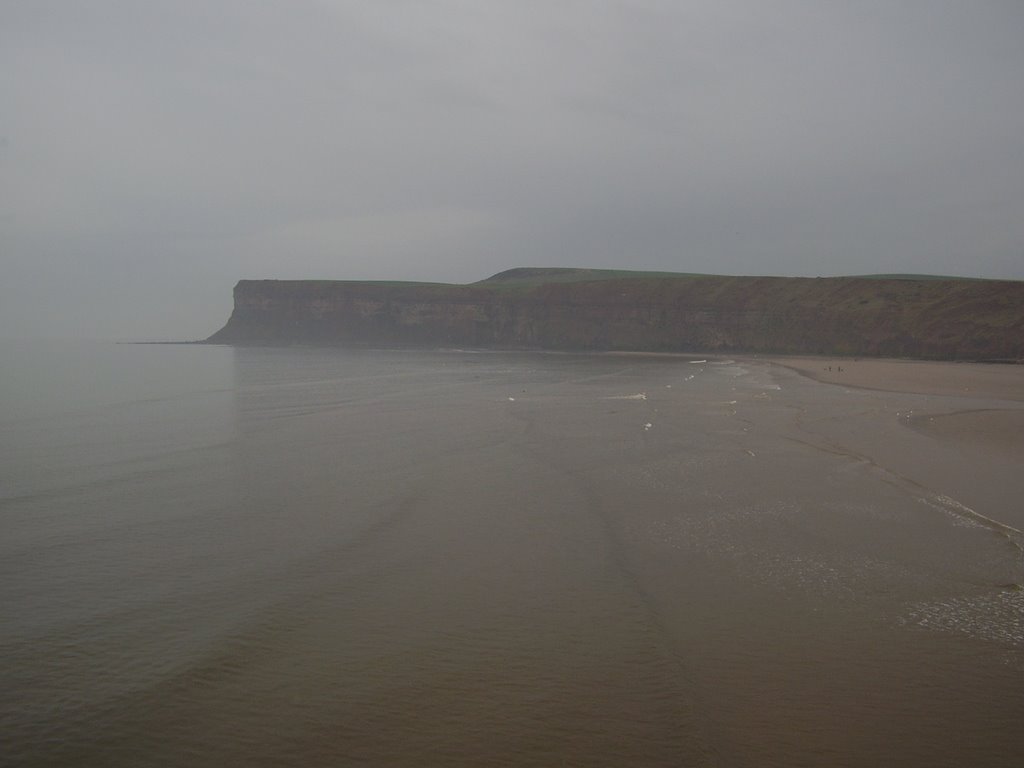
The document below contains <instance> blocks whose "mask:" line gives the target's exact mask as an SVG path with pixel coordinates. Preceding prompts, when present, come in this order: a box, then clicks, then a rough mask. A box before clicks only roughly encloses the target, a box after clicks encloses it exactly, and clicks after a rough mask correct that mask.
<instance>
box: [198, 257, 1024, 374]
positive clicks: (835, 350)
mask: <svg viewBox="0 0 1024 768" xmlns="http://www.w3.org/2000/svg"><path fill="white" fill-rule="evenodd" d="M234 299H235V307H234V311H233V312H232V314H231V318H230V319H229V320H228V322H227V325H225V326H224V327H223V328H222V329H221V330H219V331H218V332H217V333H215V334H214V335H213V336H211V337H210V338H209V339H207V341H208V342H210V343H223V344H275V345H276V344H294V343H304V344H339V345H360V346H363V345H366V346H443V347H452V346H455V347H483V348H533V349H565V350H570V349H573V350H642V351H673V352H675V351H688V352H748V353H779V354H830V355H851V356H852V355H859V356H883V357H919V358H933V359H969V360H1021V359H1024V282H1018V281H999V280H965V279H955V278H924V277H922V278H894V277H834V278H783V277H726V276H712V275H679V274H661V273H647V272H614V271H604V270H567V269H515V270H509V271H508V272H503V273H501V274H498V275H495V276H494V277H491V278H489V279H487V280H484V281H481V282H479V283H473V284H469V285H449V284H435V283H375V282H349V281H284V280H242V281H241V282H239V283H238V285H236V286H235V292H234Z"/></svg>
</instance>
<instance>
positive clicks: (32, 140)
mask: <svg viewBox="0 0 1024 768" xmlns="http://www.w3.org/2000/svg"><path fill="white" fill-rule="evenodd" d="M1022 38H1024V6H1021V5H1020V4H1015V3H1003V2H977V3H970V4H965V3H956V2H952V1H951V0H950V1H945V2H927V3H926V2H907V3H900V4H891V3H883V2H864V3H857V4H827V5H825V4H820V3H814V2H796V1H793V2H781V3H772V4H763V3H753V2H731V3H721V2H691V3H685V4H681V3H675V2H667V1H664V2H663V1H661V0H649V1H647V2H624V1H623V2H582V1H575V0H574V1H571V2H569V1H566V2H555V3H540V2H514V3H513V2H508V1H502V2H493V3H487V4H480V3H472V2H468V0H435V1H433V2H425V3H419V4H415V5H409V4H401V5H391V4H381V3H373V2H367V1H366V0H301V1H300V2H284V1H283V0H266V2H261V3H257V4H253V3H243V2H241V0H230V1H229V2H223V3H218V4H215V5H212V6H211V5H209V4H203V3H193V2H186V3H181V2H174V3H171V2H166V1H165V0H161V1H160V2H153V3H147V4H144V5H139V4H135V3H129V2H125V1H124V0H97V2H93V3H89V4H71V3H61V2H34V3H9V4H7V5H6V6H5V8H4V9H3V10H2V11H0V96H2V101H0V104H3V106H4V109H3V111H0V268H2V270H3V272H2V274H3V277H4V279H3V280H2V281H0V286H2V287H0V328H2V329H3V331H2V335H3V336H5V337H26V336H41V337H83V338H122V339H123V338H149V339H190V338H204V337H206V336H208V335H209V334H210V333H212V332H213V331H214V330H216V329H217V328H219V327H220V326H221V325H222V324H223V323H224V321H225V319H226V318H227V316H228V314H229V313H230V310H231V289H232V286H233V285H234V284H235V282H237V281H238V280H239V279H243V278H245V279H258V278H280V279H305V278H309V279H352V280H356V279H380V280H391V279H396V280H420V281H436V282H453V283H466V282H474V281H477V280H480V279H483V278H485V277H487V276H489V275H491V274H494V273H496V272H499V271H501V270H504V269H507V268H511V267H515V266H564V267H593V268H624V269H644V270H661V271H679V272H701V273H720V274H746V275H783V276H785V275H801V276H817V275H822V276H826V275H841V274H843V275H849V274H878V273H884V274H888V273H914V274H940V275H957V276H968V277H985V278H1001V279H1024V206H1022V201H1024V152H1022V151H1021V149H1022V143H1021V139H1020V137H1021V136H1024V91H1022V90H1021V88H1020V85H1019V79H1020V73H1021V72H1024V47H1022V46H1021V45H1020V40H1021V39H1022Z"/></svg>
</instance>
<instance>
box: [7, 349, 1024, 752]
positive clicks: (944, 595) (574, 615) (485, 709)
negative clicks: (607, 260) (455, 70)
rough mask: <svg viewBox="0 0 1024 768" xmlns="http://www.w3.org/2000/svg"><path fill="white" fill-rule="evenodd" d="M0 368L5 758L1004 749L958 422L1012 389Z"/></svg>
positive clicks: (1017, 640) (1018, 702)
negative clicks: (927, 391)
mask: <svg viewBox="0 0 1024 768" xmlns="http://www.w3.org/2000/svg"><path fill="white" fill-rule="evenodd" d="M2 354H3V358H2V359H3V360H4V373H3V376H2V377H0V611H2V621H0V658H2V659H3V661H2V670H0V733H2V748H0V764H2V765H10V766H15V765H17V766H42V765H75V766H93V765H95V766H150V765H152V766H166V765H189V766H225V765H252V766H260V765H297V766H298V765H302V766H318V765H323V766H335V765H387V766H400V765H416V766H421V765H446V766H451V765H467V766H469V765H473V766H478V765H509V766H525V765H563V764H564V765H588V766H589V765H609V766H641V765H651V766H670V765H678V766H690V765H721V766H766V765H779V766H782V765H785V766H791V765H823V766H824V765H828V766H837V765H856V766H862V765H863V766H866V765H872V766H875V765H930V766H931V765H971V766H1011V765H1013V766H1015V765H1019V761H1020V759H1021V755H1022V754H1024V728H1021V718H1022V717H1024V592H1022V591H1021V590H1020V587H1019V585H1020V584H1021V583H1022V581H1024V562H1022V550H1021V545H1022V543H1024V539H1022V537H1021V534H1020V533H1019V530H1018V529H1021V528H1024V507H1022V504H1021V498H1024V496H1022V493H1024V471H1022V470H1024V460H1022V456H1021V453H1020V452H1019V450H1018V449H1017V447H1015V446H1017V445H1018V443H1013V444H1012V445H1010V444H1005V441H1004V442H1000V440H1001V438H999V434H1000V433H999V428H998V427H997V426H994V424H995V422H993V423H988V422H986V421H984V419H989V421H991V420H992V418H995V417H998V419H1003V418H1004V416H1005V417H1006V418H1010V417H1012V418H1014V419H1017V421H1016V422H1005V421H1001V422H999V423H1019V419H1020V416H1021V408H1024V403H1022V402H1021V399H1022V398H1016V399H1008V400H1007V399H992V398H990V397H983V396H979V395H972V394H971V393H970V392H965V393H964V394H963V395H960V396H952V395H942V396H936V395H932V396H927V395H921V394H906V393H904V394H900V393H895V392H888V391H875V390H866V389H855V388H851V387H847V386H842V385H829V384H822V383H818V382H815V381H812V380H810V379H808V378H805V377H803V376H801V375H799V374H798V373H795V372H794V371H792V370H789V369H787V368H784V367H782V366H780V365H778V364H773V363H771V362H769V361H766V360H736V361H733V360H728V359H714V358H712V359H708V360H703V359H696V358H685V357H654V356H629V355H563V354H558V355H556V354H540V353H479V352H476V353H474V352H459V351H449V352H433V351H372V350H366V351H344V350H338V349H315V348H288V349H265V348H229V347H216V346H200V345H194V346H193V345H182V346H174V345H154V346H144V345H113V344H99V343H67V344H60V343H38V342H37V343H22V342H4V344H3V347H2ZM847 365H849V363H848V364H847ZM936 370H937V371H941V370H942V367H941V366H937V367H936ZM1022 394H1024V392H1022ZM975 413H980V414H982V415H983V417H978V418H977V419H976V418H975V417H974V416H972V415H971V414H975ZM984 414H988V415H987V416H984ZM993 414H995V417H993V416H992V415H993ZM965 419H966V420H967V421H964V420H965ZM965 424H967V426H964V425H965ZM971 425H973V426H971ZM972 429H973V430H974V432H972V431H971V430H972ZM979 430H980V431H979ZM993 435H995V437H994V438H992V436H993ZM989 438H992V439H989ZM1011 442H1012V441H1011Z"/></svg>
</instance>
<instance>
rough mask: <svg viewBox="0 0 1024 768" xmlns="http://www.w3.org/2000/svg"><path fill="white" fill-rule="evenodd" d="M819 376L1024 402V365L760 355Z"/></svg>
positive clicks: (836, 380) (894, 388)
mask: <svg viewBox="0 0 1024 768" xmlns="http://www.w3.org/2000/svg"><path fill="white" fill-rule="evenodd" d="M761 359H766V360H770V361H771V362H772V363H774V364H777V365H784V366H786V367H787V368H791V369H793V370H794V371H798V372H799V373H802V374H803V375H805V376H807V377H809V378H812V379H814V380H816V381H821V382H826V383H828V384H842V385H844V386H847V387H858V388H860V389H877V390H882V391H887V392H912V393H915V394H920V395H958V396H962V397H977V398H986V399H992V400H1016V401H1019V402H1024V365H998V364H986V363H946V362H934V361H929V360H883V359H870V360H868V359H863V358H861V359H853V358H842V357H773V358H761Z"/></svg>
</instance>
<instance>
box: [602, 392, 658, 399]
mask: <svg viewBox="0 0 1024 768" xmlns="http://www.w3.org/2000/svg"><path fill="white" fill-rule="evenodd" d="M601 399H602V400H646V399H647V393H646V392H637V393H636V394H635V395H611V396H610V397H602V398H601Z"/></svg>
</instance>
